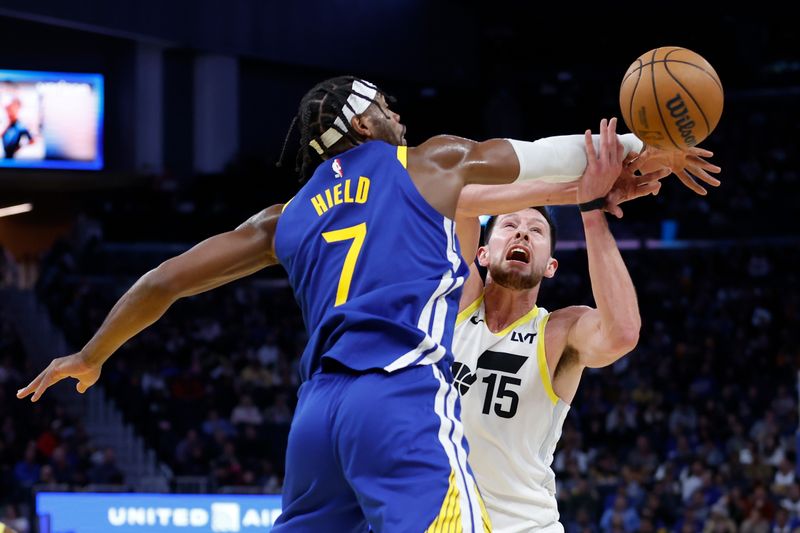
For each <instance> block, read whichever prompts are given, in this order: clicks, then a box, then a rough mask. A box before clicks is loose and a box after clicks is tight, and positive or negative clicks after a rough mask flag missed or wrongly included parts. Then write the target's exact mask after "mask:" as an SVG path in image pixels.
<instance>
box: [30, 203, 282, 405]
mask: <svg viewBox="0 0 800 533" xmlns="http://www.w3.org/2000/svg"><path fill="white" fill-rule="evenodd" d="M281 209H282V206H281V205H274V206H272V207H269V208H267V209H265V210H264V211H262V212H260V213H258V214H256V215H254V216H253V217H251V218H250V219H249V220H247V221H246V222H245V223H243V224H242V225H240V226H239V227H238V228H236V229H235V230H233V231H229V232H226V233H221V234H219V235H215V236H214V237H211V238H209V239H206V240H205V241H203V242H201V243H199V244H198V245H196V246H194V247H193V248H192V249H190V250H188V251H187V252H185V253H183V254H181V255H179V256H177V257H173V258H172V259H168V260H167V261H164V262H163V263H161V265H159V266H158V267H157V268H155V269H153V270H151V271H150V272H148V273H146V274H145V275H144V276H142V277H141V278H139V279H138V280H137V281H136V283H134V284H133V286H132V287H131V288H130V289H128V291H127V292H126V293H125V294H124V295H122V297H121V298H120V299H119V301H118V302H117V303H116V304H115V305H114V307H113V308H112V309H111V312H110V313H109V314H108V316H107V317H106V319H105V321H103V324H102V325H101V326H100V329H98V330H97V333H95V334H94V336H93V337H92V338H91V340H89V342H88V343H87V344H86V346H85V347H84V348H83V349H82V350H81V351H79V352H77V353H75V354H72V355H69V356H66V357H59V358H57V359H54V360H53V361H52V362H51V363H50V365H48V367H47V368H45V369H44V370H43V371H42V372H41V373H40V374H39V375H38V376H37V377H36V379H34V380H33V381H32V382H31V383H30V384H29V385H28V386H27V387H25V388H23V389H20V390H19V391H18V392H17V398H25V397H26V396H28V395H30V394H33V397H32V398H31V400H32V401H34V402H35V401H37V400H38V399H39V398H40V397H41V396H42V394H43V393H44V391H45V390H46V389H47V388H48V387H50V386H51V385H53V384H55V383H58V382H59V381H61V380H62V379H64V378H67V377H73V378H76V379H77V380H78V385H77V390H78V392H81V393H83V392H85V391H86V389H88V388H89V387H91V386H92V385H94V383H95V382H96V381H97V379H98V378H99V377H100V369H101V367H102V365H103V363H104V362H105V361H106V360H107V359H108V358H109V357H111V355H112V354H113V353H114V352H115V351H116V350H117V349H118V348H119V347H120V346H122V345H123V344H124V343H125V342H126V341H128V340H129V339H130V338H131V337H133V336H134V335H136V334H137V333H139V332H140V331H142V330H143V329H145V328H146V327H148V326H149V325H151V324H152V323H154V322H155V321H156V320H158V319H159V318H161V316H162V315H163V314H164V312H166V310H167V309H168V308H169V307H170V306H171V305H172V304H173V303H174V302H175V301H176V300H178V299H179V298H183V297H185V296H192V295H194V294H198V293H201V292H205V291H208V290H211V289H213V288H215V287H219V286H220V285H224V284H225V283H229V282H231V281H234V280H236V279H239V278H242V277H245V276H247V275H249V274H252V273H253V272H256V271H258V270H260V269H262V268H264V267H266V266H269V265H274V264H276V263H277V262H278V261H277V258H276V257H275V253H274V243H273V241H274V236H275V228H276V226H277V223H278V218H279V217H280V213H281Z"/></svg>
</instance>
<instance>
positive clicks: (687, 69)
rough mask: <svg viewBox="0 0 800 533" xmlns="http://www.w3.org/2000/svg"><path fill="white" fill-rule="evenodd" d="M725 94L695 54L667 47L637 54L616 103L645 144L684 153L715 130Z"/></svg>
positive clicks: (711, 68)
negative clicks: (683, 151) (638, 55)
mask: <svg viewBox="0 0 800 533" xmlns="http://www.w3.org/2000/svg"><path fill="white" fill-rule="evenodd" d="M723 100H724V95H723V91H722V84H721V83H720V81H719V76H717V73H716V71H715V70H714V67H712V66H711V64H710V63H709V62H708V61H706V60H705V59H703V57H702V56H700V55H699V54H697V53H695V52H692V51H691V50H687V49H686V48H680V47H677V46H665V47H661V48H656V49H654V50H650V51H649V52H647V53H646V54H643V55H641V56H640V57H639V58H638V59H637V60H636V61H634V62H633V64H632V65H631V66H630V68H629V69H628V71H627V72H626V73H625V77H624V78H623V79H622V86H621V87H620V90H619V105H620V109H621V111H622V118H623V120H625V124H626V125H627V126H628V128H629V129H630V130H631V131H632V132H633V133H634V134H635V135H636V136H637V137H639V138H640V139H642V140H643V141H644V142H645V143H646V144H649V145H652V146H655V147H657V148H661V149H664V150H686V149H687V148H690V147H692V146H695V145H697V144H698V143H700V142H701V141H702V140H703V139H705V138H706V137H708V135H709V134H710V133H711V132H712V131H714V128H715V127H716V126H717V123H718V122H719V118H720V116H721V115H722V104H723Z"/></svg>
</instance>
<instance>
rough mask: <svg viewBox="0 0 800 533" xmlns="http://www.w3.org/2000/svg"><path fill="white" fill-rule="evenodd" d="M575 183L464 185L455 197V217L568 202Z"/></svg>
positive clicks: (495, 213) (569, 202)
mask: <svg viewBox="0 0 800 533" xmlns="http://www.w3.org/2000/svg"><path fill="white" fill-rule="evenodd" d="M577 190H578V185H577V182H570V183H549V182H546V181H526V182H521V183H511V184H508V185H467V186H466V187H464V188H463V189H462V190H461V195H460V196H459V198H458V207H457V211H456V216H458V217H476V216H479V215H500V214H503V213H513V212H514V211H518V210H520V209H524V208H526V207H531V206H539V205H572V204H575V202H576V193H577Z"/></svg>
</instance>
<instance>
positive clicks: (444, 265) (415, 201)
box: [17, 77, 661, 532]
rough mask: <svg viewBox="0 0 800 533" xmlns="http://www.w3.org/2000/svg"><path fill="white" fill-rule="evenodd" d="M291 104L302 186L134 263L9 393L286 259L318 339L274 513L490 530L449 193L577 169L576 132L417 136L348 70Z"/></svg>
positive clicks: (404, 527)
mask: <svg viewBox="0 0 800 533" xmlns="http://www.w3.org/2000/svg"><path fill="white" fill-rule="evenodd" d="M298 120H299V124H300V132H301V148H300V152H299V154H298V161H299V168H300V173H301V177H302V179H303V180H304V181H305V185H304V186H303V187H302V189H301V190H300V191H299V192H298V193H297V195H296V196H295V197H294V198H293V199H291V200H290V201H289V202H287V203H286V204H283V205H274V206H272V207H269V208H267V209H265V210H264V211H262V212H260V213H258V214H256V215H255V216H253V217H252V218H250V219H249V220H248V221H246V222H245V223H243V224H242V225H241V226H239V227H238V228H237V229H235V230H234V231H231V232H227V233H223V234H220V235H217V236H214V237H211V238H210V239H207V240H206V241H203V242H202V243H200V244H198V245H197V246H195V247H194V248H192V249H191V250H189V251H187V252H186V253H184V254H182V255H180V256H177V257H175V258H172V259H169V260H167V261H165V262H164V263H162V264H161V265H160V266H158V267H157V268H156V269H154V270H152V271H150V272H148V273H147V274H145V275H144V276H142V277H141V278H140V279H139V280H138V281H137V282H136V283H135V284H134V285H133V287H132V288H131V289H130V290H129V291H128V292H127V293H126V294H125V295H123V296H122V298H121V299H120V300H119V302H117V304H116V305H115V306H114V308H113V309H112V310H111V312H110V313H109V316H108V317H107V318H106V320H105V321H104V323H103V324H102V325H101V327H100V329H99V330H98V331H97V333H96V334H95V335H94V337H92V339H91V340H89V342H88V343H87V345H86V346H85V347H84V348H83V349H82V350H81V351H80V352H78V353H76V354H73V355H70V356H67V357H62V358H58V359H55V360H54V361H53V362H51V363H50V365H49V366H48V367H47V368H46V369H45V370H43V371H42V372H41V373H40V374H39V376H37V377H36V379H34V380H33V381H32V382H31V383H30V384H29V385H28V386H27V387H25V388H23V389H21V390H20V391H19V392H18V394H17V396H18V397H19V398H24V397H26V396H28V395H33V397H32V400H33V401H36V400H38V399H39V398H40V397H41V395H42V393H43V392H44V391H45V389H47V388H48V387H49V386H51V385H52V384H53V383H56V382H58V381H60V380H62V379H64V378H66V377H73V378H76V379H77V380H78V384H77V389H78V391H79V392H84V391H85V390H86V389H88V388H89V387H90V386H92V385H93V384H94V383H95V382H96V381H97V379H98V378H99V376H100V370H101V366H102V364H103V362H104V361H105V360H106V359H108V358H109V357H110V356H111V355H112V354H113V353H114V351H116V350H117V349H118V348H119V347H120V346H121V345H122V344H123V343H124V342H126V341H127V340H128V339H130V338H131V337H132V336H134V335H135V334H136V333H138V332H139V331H141V330H142V329H144V328H145V327H147V326H148V325H150V324H152V323H153V322H155V321H156V320H157V319H158V318H159V317H160V316H161V315H162V314H163V313H164V312H165V311H166V310H167V308H168V307H169V306H170V305H171V304H172V303H173V302H175V301H176V300H177V299H179V298H182V297H185V296H191V295H193V294H197V293H200V292H203V291H206V290H210V289H213V288H215V287H218V286H220V285H222V284H225V283H228V282H230V281H233V280H235V279H239V278H242V277H244V276H246V275H249V274H251V273H253V272H256V271H257V270H260V269H262V268H264V267H266V266H269V265H274V264H277V263H281V264H282V265H283V266H284V267H285V268H286V270H287V272H288V275H289V281H290V283H291V285H292V288H293V289H294V292H295V296H296V299H297V301H298V303H299V305H300V308H301V310H302V312H303V317H304V320H305V324H306V327H307V329H308V333H309V337H310V340H309V343H308V346H307V348H306V350H305V351H304V353H303V355H302V359H301V372H302V378H303V384H302V385H301V387H300V391H299V401H298V405H297V410H296V412H295V417H294V420H293V422H292V427H291V431H290V434H289V444H288V451H287V458H286V470H287V471H286V479H285V484H284V493H283V514H282V515H281V517H280V518H279V520H278V523H277V524H276V526H275V530H276V531H279V532H280V531H336V532H347V531H366V530H367V529H368V528H370V527H371V528H372V529H373V530H374V531H377V532H382V531H487V530H489V529H490V526H489V523H488V518H487V516H486V513H485V510H484V509H483V504H482V502H481V499H480V496H479V494H478V491H477V488H476V486H475V481H474V478H473V476H472V473H471V471H470V469H469V467H468V466H467V463H466V458H467V446H466V442H465V441H464V438H463V427H462V425H461V422H460V420H459V409H460V407H459V403H458V394H457V392H456V391H455V389H454V388H453V387H452V385H451V381H452V376H451V374H450V365H451V363H452V353H451V341H452V335H453V326H454V322H455V317H456V314H457V312H458V303H459V296H460V294H461V287H462V285H463V283H464V280H465V277H466V275H467V272H468V268H467V265H465V264H464V262H463V261H462V259H461V253H460V249H459V245H458V241H457V239H456V238H455V232H454V223H453V218H454V215H455V211H456V205H457V203H458V198H459V194H460V192H461V190H462V188H463V187H464V186H465V185H466V184H472V183H475V184H504V183H511V182H514V181H518V180H530V179H536V178H541V177H548V178H553V179H561V180H563V179H575V178H577V177H578V176H579V175H580V174H581V173H582V172H583V168H584V167H585V163H586V159H585V156H584V158H583V162H582V163H581V162H578V163H577V164H576V163H575V159H576V158H575V157H570V155H574V150H573V148H574V146H573V144H574V143H571V142H567V141H566V139H563V140H562V141H563V142H561V141H559V140H557V139H556V140H552V141H551V140H547V139H545V140H542V141H536V142H533V143H530V142H524V141H515V140H505V139H493V140H489V141H485V142H475V141H471V140H468V139H462V138H458V137H453V136H437V137H433V138H431V139H429V140H428V141H426V142H424V143H422V144H421V145H419V146H417V147H414V148H407V147H406V146H405V138H404V134H405V126H403V125H402V123H401V122H400V117H399V116H398V115H397V114H396V113H394V112H393V111H392V110H391V109H390V108H389V106H388V104H387V99H386V97H385V96H384V94H383V93H382V92H381V91H380V90H378V88H377V87H375V86H374V85H373V84H371V83H369V82H366V81H364V80H360V79H357V78H353V77H339V78H333V79H330V80H326V81H324V82H322V83H320V84H318V85H317V86H315V87H314V88H313V89H312V90H311V91H309V93H307V94H306V96H305V97H304V98H303V100H302V102H301V105H300V110H299V113H298ZM577 151H578V153H579V154H583V140H582V138H579V139H578V142H577ZM658 177H661V175H656V176H654V177H651V178H648V179H657V178H658ZM553 187H556V188H558V187H560V186H559V185H553ZM563 187H570V185H569V184H565V185H563Z"/></svg>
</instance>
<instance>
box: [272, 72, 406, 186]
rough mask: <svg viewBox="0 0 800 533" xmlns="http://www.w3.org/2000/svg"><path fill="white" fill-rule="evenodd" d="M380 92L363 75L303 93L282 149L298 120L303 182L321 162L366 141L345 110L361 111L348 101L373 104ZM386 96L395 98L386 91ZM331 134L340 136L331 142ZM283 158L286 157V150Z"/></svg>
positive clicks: (299, 167) (297, 163)
mask: <svg viewBox="0 0 800 533" xmlns="http://www.w3.org/2000/svg"><path fill="white" fill-rule="evenodd" d="M354 82H360V83H361V84H363V86H364V87H366V88H367V89H371V90H374V92H375V94H374V96H371V97H370V95H365V94H361V93H360V92H358V91H356V90H354V88H353V87H354ZM378 93H380V94H384V93H383V92H382V91H380V90H379V89H378V88H377V87H376V86H375V85H373V84H372V83H369V82H367V81H364V80H362V79H361V78H357V77H355V76H338V77H336V78H330V79H327V80H325V81H323V82H321V83H318V84H317V85H315V86H314V87H313V88H312V89H311V90H310V91H308V92H307V93H306V94H305V96H303V99H302V100H301V101H300V108H299V109H298V111H297V116H296V117H295V118H294V120H293V121H292V126H290V128H289V132H288V133H287V134H286V140H284V145H283V150H285V149H286V144H287V143H288V140H289V135H290V134H291V131H292V129H293V127H294V124H295V123H299V129H300V148H299V149H298V151H297V156H296V157H295V171H296V172H298V174H299V175H300V182H301V183H303V182H305V181H306V180H308V178H309V177H311V174H312V173H313V172H314V169H315V168H316V167H317V166H318V165H319V164H320V162H322V161H325V160H327V159H330V158H331V157H333V156H334V155H336V154H339V153H342V152H344V151H345V150H348V149H349V148H352V147H353V146H356V145H359V144H361V143H362V142H364V138H363V137H362V136H361V135H359V134H358V133H357V132H355V131H352V129H351V127H350V120H349V119H348V118H347V115H346V110H347V114H349V115H350V116H351V117H352V116H353V115H356V114H359V113H358V112H357V110H356V109H354V108H353V106H352V105H351V102H352V100H350V101H348V99H349V98H350V97H351V96H355V97H356V98H360V99H362V100H363V101H365V102H367V104H371V103H372V102H374V101H375V97H376V96H377V95H378ZM384 97H386V98H387V100H390V101H391V100H392V99H391V98H390V97H387V96H386V95H385V94H384ZM337 119H340V120H337ZM342 125H344V127H342ZM326 134H328V135H330V137H328V136H327V135H326ZM331 137H333V138H336V137H339V138H338V139H337V140H336V141H335V142H334V143H332V144H330V143H329V142H326V141H329V139H330V138H331ZM281 160H283V152H282V153H281Z"/></svg>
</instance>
